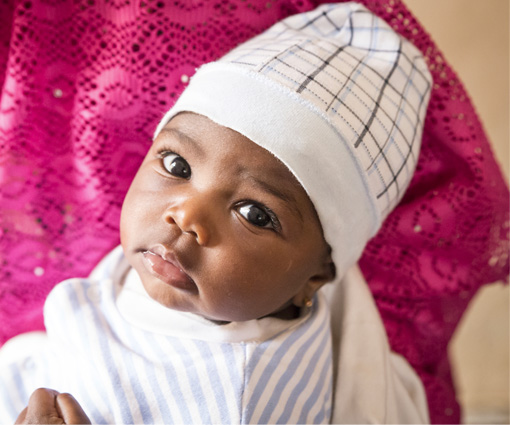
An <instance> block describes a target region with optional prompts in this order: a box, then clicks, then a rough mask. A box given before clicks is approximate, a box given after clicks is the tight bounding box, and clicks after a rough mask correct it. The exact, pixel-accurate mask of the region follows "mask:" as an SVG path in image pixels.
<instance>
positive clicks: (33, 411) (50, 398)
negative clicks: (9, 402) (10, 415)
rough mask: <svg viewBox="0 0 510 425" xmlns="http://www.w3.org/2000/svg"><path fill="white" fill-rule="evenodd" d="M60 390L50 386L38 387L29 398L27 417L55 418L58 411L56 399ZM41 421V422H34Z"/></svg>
mask: <svg viewBox="0 0 510 425" xmlns="http://www.w3.org/2000/svg"><path fill="white" fill-rule="evenodd" d="M57 395H58V391H55V390H50V389H48V388H38V389H37V390H35V391H34V392H33V393H32V395H31V396H30V398H29V400H28V406H27V409H28V410H27V415H26V416H27V419H30V420H32V416H33V417H34V418H38V417H42V418H55V417H57V411H56V409H55V399H56V397H57ZM34 423H39V422H34Z"/></svg>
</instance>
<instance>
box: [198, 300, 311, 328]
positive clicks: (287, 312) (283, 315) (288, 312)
mask: <svg viewBox="0 0 510 425" xmlns="http://www.w3.org/2000/svg"><path fill="white" fill-rule="evenodd" d="M300 312H301V309H300V308H299V307H297V306H296V305H294V304H289V305H288V306H286V307H284V308H283V309H281V310H279V311H276V312H274V313H270V314H268V315H266V316H262V317H259V319H264V318H266V317H275V318H277V319H282V320H294V319H297V318H298V317H299V314H300ZM259 319H257V320H259ZM207 320H209V321H210V322H212V323H214V324H215V325H228V324H229V323H231V322H227V321H224V320H211V319H207Z"/></svg>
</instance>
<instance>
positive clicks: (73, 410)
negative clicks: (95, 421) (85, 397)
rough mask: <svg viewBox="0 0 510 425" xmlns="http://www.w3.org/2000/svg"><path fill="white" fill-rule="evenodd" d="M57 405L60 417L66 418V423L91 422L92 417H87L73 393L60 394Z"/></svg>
mask: <svg viewBox="0 0 510 425" xmlns="http://www.w3.org/2000/svg"><path fill="white" fill-rule="evenodd" d="M56 406H57V411H58V413H59V414H60V417H61V418H62V419H63V420H64V423H66V424H90V419H89V418H88V417H87V415H86V414H85V412H84V411H83V409H82V408H81V406H80V404H79V403H78V402H77V401H76V399H75V398H74V397H73V396H72V395H71V394H67V393H61V394H58V395H57V402H56Z"/></svg>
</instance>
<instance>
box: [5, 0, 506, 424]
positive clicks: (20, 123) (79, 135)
mask: <svg viewBox="0 0 510 425" xmlns="http://www.w3.org/2000/svg"><path fill="white" fill-rule="evenodd" d="M318 3H320V2H314V1H305V0H263V1H259V0H239V1H236V0H211V1H207V0H202V1H199V0H194V1H183V0H173V1H170V0H142V1H140V2H132V1H130V0H78V1H75V2H66V1H57V0H0V87H1V97H0V232H1V233H0V235H1V236H0V324H1V325H0V342H1V343H3V342H5V341H6V340H7V339H8V338H10V337H12V336H14V335H16V334H18V333H21V332H25V331H29V330H34V329H42V328H43V321H42V306H43V303H44V300H45V297H46V295H47V294H48V292H49V291H50V290H51V289H52V287H53V286H54V285H55V284H56V283H58V282H60V281H62V280H63V279H66V278H69V277H75V276H86V275H87V274H88V273H89V272H90V270H91V269H92V268H93V266H94V265H95V264H96V263H97V262H98V261H99V260H100V259H101V258H102V257H103V256H104V255H105V254H106V253H107V252H108V251H109V250H110V249H112V248H113V247H114V246H116V245H117V244H118V243H119V228H118V221H119V214H120V207H121V204H122V200H123V197H124V194H125V193H126V191H127V188H128V186H129V183H130V181H131V179H132V177H133V176H134V174H135V172H136V170H137V167H138V165H139V164H140V163H141V161H142V158H143V156H144V155H145V152H146V150H147V149H148V147H149V145H150V143H151V135H152V132H153V130H154V128H155V125H156V123H157V122H158V121H159V119H160V118H161V117H162V115H163V113H164V112H165V111H166V110H167V109H168V108H169V107H170V106H171V105H172V104H173V102H174V101H175V99H176V98H177V97H178V96H179V94H180V93H181V91H182V90H183V88H184V87H185V85H186V83H187V81H188V79H189V77H190V76H191V75H192V74H193V72H194V69H195V68H196V67H197V66H199V65H200V64H202V63H204V62H208V61H211V60H214V59H215V58H217V57H219V56H220V55H222V54H224V53H225V52H227V51H228V50H229V49H231V48H232V47H234V46H235V45H237V44H239V43H240V42H242V41H244V40H246V39H248V38H250V37H252V36H254V35H255V34H258V33H260V32H261V31H263V30H264V29H265V28H267V27H269V26H270V25H271V24H273V23H274V22H276V21H278V20H280V19H282V18H284V17H285V16H288V15H289V14H293V13H297V12H301V11H305V10H310V9H312V8H314V7H315V6H316V5H317V4H318ZM361 3H363V4H365V5H366V6H367V7H368V8H369V9H371V10H372V11H374V12H375V13H376V14H378V15H379V16H381V17H382V18H383V19H385V20H386V21H387V22H389V23H390V25H392V26H393V27H394V28H395V29H396V30H397V31H398V32H400V33H401V34H402V35H403V36H404V37H406V38H408V39H410V40H411V41H412V42H413V43H414V44H415V45H416V46H417V47H418V48H419V49H420V50H421V51H422V52H423V53H424V54H425V55H426V58H427V60H428V63H429V65H430V69H431V72H432V74H433V77H434V82H435V84H434V89H433V93H432V98H431V102H430V107H429V112H428V115H427V120H426V126H425V132H424V140H423V148H422V153H421V156H420V159H419V162H418V170H417V172H416V175H415V177H414V179H413V181H412V183H411V186H410V188H409V190H408V192H407V194H406V196H405V197H404V199H403V201H402V202H401V204H400V205H399V207H398V208H397V209H396V210H395V211H394V212H393V213H392V214H391V215H390V217H389V218H388V219H387V221H386V222H385V224H384V225H383V227H382V229H381V231H380V232H379V234H378V235H377V236H376V237H375V238H374V239H373V240H372V241H371V242H370V243H369V245H368V246H367V248H366V251H365V253H364V255H363V258H362V259H361V262H360V265H361V268H362V271H363V273H364V274H365V276H366V278H367V280H368V282H369V285H370V288H371V290H372V291H373V294H374V296H375V299H376V302H377V305H378V307H379V309H380V312H381V314H382V317H383V320H384V323H385V325H386V329H387V331H388V335H389V339H390V342H391V345H392V347H393V349H394V350H395V351H397V352H399V353H401V354H403V355H404V356H405V357H406V358H407V359H408V360H409V362H410V363H411V364H412V365H413V367H414V368H415V369H416V371H417V372H418V374H419V375H420V377H421V379H422V380H423V382H424V384H425V388H426V391H427V395H428V401H429V406H430V412H431V419H432V421H433V422H435V423H455V422H458V421H459V419H460V416H459V407H458V404H457V403H456V401H455V394H454V388H453V384H452V380H451V376H450V368H449V363H448V358H447V352H446V347H447V344H448V341H449V340H450V337H451V336H452V333H453V331H454V329H455V327H456V325H457V323H458V322H459V319H460V317H461V315H462V313H463V311H464V309H465V308H466V306H467V304H468V302H469V300H470V299H471V298H472V296H473V295H474V294H475V292H476V291H477V289H478V288H479V287H480V286H481V285H483V284H485V283H489V282H494V281H497V280H501V279H504V278H506V276H507V275H508V228H509V219H508V202H509V199H508V189H507V187H506V184H505V182H504V180H503V178H502V176H501V173H500V171H499V169H498V166H497V164H496V163H495V160H494V157H493V155H492V152H491V149H490V146H489V144H488V141H487V137H486V135H485V133H484V131H483V129H482V126H481V124H480V122H479V120H478V118H477V116H476V113H475V111H474V109H473V106H472V104H471V103H470V101H469V98H468V96H467V94H466V92H465V90H464V88H463V86H462V84H461V83H460V81H459V80H458V78H457V77H456V75H455V73H454V72H453V70H452V69H451V68H450V66H449V65H448V63H447V62H446V60H445V58H444V57H443V55H442V54H441V52H440V51H439V50H438V49H437V47H436V46H435V45H434V43H433V42H432V40H431V39H430V37H429V36H428V35H427V33H426V32H425V30H424V29H423V28H422V27H421V25H420V24H419V23H418V22H417V21H416V20H415V18H414V17H413V16H412V15H411V14H410V12H409V11H408V10H407V9H406V7H405V5H404V4H402V3H401V2H399V1H397V0H381V1H376V0H372V1H369V0H366V1H361Z"/></svg>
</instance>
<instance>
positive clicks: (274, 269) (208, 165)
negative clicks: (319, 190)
mask: <svg viewBox="0 0 510 425" xmlns="http://www.w3.org/2000/svg"><path fill="white" fill-rule="evenodd" d="M121 241H122V246H123V248H124V252H125V254H126V257H127V259H128V260H129V262H130V263H131V265H132V266H133V267H134V268H135V269H136V270H137V272H138V273H139V275H140V277H141V279H142V282H143V285H144V287H145V289H146V290H147V292H148V293H149V295H150V296H151V297H152V298H154V299H155V300H156V301H158V302H159V303H161V304H163V305H164V306H166V307H168V308H173V309H176V310H181V311H187V312H192V313H196V314H199V315H201V316H203V317H205V318H208V319H211V320H218V321H240V320H250V319H255V318H260V317H263V316H266V315H270V314H278V313H279V312H280V313H281V312H283V311H285V310H288V309H289V308H291V307H290V306H291V305H292V303H294V304H296V305H298V306H299V305H301V304H302V303H303V300H304V299H305V298H310V297H311V296H312V295H313V293H314V292H315V291H316V290H317V289H318V287H320V286H321V285H322V284H323V283H325V282H326V281H328V280H331V279H332V277H333V276H332V273H331V260H330V257H329V254H328V246H327V244H326V242H325V241H324V238H323V236H322V230H321V226H320V223H319V220H318V218H317V216H316V214H315V211H314V208H313V206H312V204H311V202H310V200H309V198H308V196H307V195H306V193H305V191H304V189H303V188H302V187H301V185H300V184H299V183H298V182H297V181H296V180H295V178H294V176H293V175H292V174H291V173H290V171H289V170H288V169H287V168H286V167H285V166H284V165H283V164H282V163H281V162H280V161H278V160H277V159H276V158H275V157H274V156H273V155H271V154H270V153H269V152H268V151H266V150H265V149H263V148H261V147H259V146H257V145H256V144H254V143H253V142H251V141H250V140H249V139H247V138H246V137H244V136H242V135H240V134H239V133H237V132H235V131H233V130H231V129H228V128H225V127H222V126H220V125H218V124H215V123H214V122H212V121H211V120H209V119H208V118H206V117H203V116H201V115H196V114H191V113H184V114H180V115H178V116H176V117H174V118H173V119H172V120H171V121H170V122H169V123H168V124H167V125H166V127H165V128H164V130H163V131H162V132H161V133H160V134H159V135H158V137H157V139H156V140H155V141H154V143H153V145H152V147H151V149H150V151H149V152H148V154H147V156H146V157H145V159H144V161H143V163H142V165H141V167H140V169H139V171H138V173H137V175H136V177H135V179H134V180H133V183H132V184H131V187H130V189H129V192H128V194H127V196H126V199H125V201H124V205H123V208H122V218H121Z"/></svg>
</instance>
